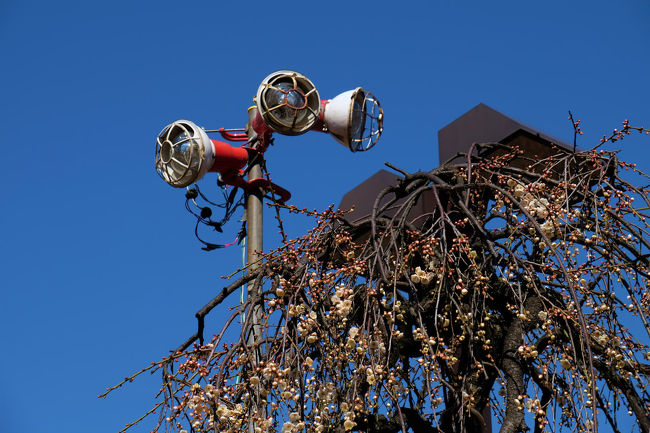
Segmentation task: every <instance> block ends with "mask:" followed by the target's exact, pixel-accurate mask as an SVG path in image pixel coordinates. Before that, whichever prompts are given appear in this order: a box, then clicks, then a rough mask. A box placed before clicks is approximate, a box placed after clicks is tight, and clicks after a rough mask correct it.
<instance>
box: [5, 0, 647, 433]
mask: <svg viewBox="0 0 650 433" xmlns="http://www.w3.org/2000/svg"><path fill="white" fill-rule="evenodd" d="M649 22H650V4H649V3H648V2H647V1H644V0H622V1H620V2H605V1H575V2H558V1H545V2H522V1H516V2H515V1H513V2H498V1H497V2H476V3H474V2H461V1H456V2H451V1H421V2H417V1H408V0H406V1H401V2H385V1H378V0H375V1H338V0H332V1H327V2H288V1H284V2H276V3H274V2H258V1H248V2H227V1H219V2H217V1H211V2H210V1H192V2H168V1H162V0H161V1H156V2H146V1H142V2H133V1H132V2H124V1H112V2H88V1H86V2H82V1H78V2H70V1H65V0H63V1H57V2H46V1H21V2H17V1H12V0H5V1H3V2H1V3H0V56H1V57H0V58H1V59H2V67H1V68H0V78H2V79H1V80H0V95H2V96H1V101H2V103H1V104H0V126H1V127H2V138H3V140H2V141H3V143H4V146H3V150H4V152H3V153H4V154H3V156H2V161H3V164H2V166H3V171H2V177H3V178H4V179H5V180H4V182H2V186H1V187H0V194H1V195H0V197H1V203H2V208H1V209H2V211H1V212H0V242H1V243H2V248H0V287H2V292H1V293H2V301H0V341H1V342H2V345H3V350H2V356H0V407H1V408H2V413H3V417H2V425H1V426H0V431H2V432H6V433H17V432H34V433H46V432H47V433H50V432H52V433H54V432H64V431H65V432H69V433H74V432H113V431H117V430H119V429H120V428H121V427H122V426H123V425H124V424H125V423H127V422H129V421H131V420H132V419H133V418H136V417H137V416H138V415H139V414H141V413H142V412H144V411H146V410H147V409H149V407H150V406H151V405H152V404H153V395H154V394H155V393H156V391H157V389H158V384H159V376H157V375H156V376H153V377H145V378H143V379H142V380H140V381H137V382H135V383H133V384H131V385H130V386H129V387H127V388H126V389H125V390H123V391H118V392H117V393H116V394H115V395H113V396H111V397H109V398H108V399H107V400H99V399H97V398H96V396H97V395H98V394H99V393H101V392H102V391H103V389H104V388H105V387H107V386H110V385H112V384H114V383H115V382H118V381H119V380H120V378H122V377H124V376H125V375H127V374H129V373H131V372H134V371H136V370H138V369H140V368H141V367H143V366H145V365H147V364H148V363H149V362H150V361H154V360H158V359H160V358H161V357H162V356H163V355H164V354H166V353H167V351H168V350H169V349H171V348H173V347H176V346H177V345H178V344H180V343H181V342H182V341H184V339H185V338H186V337H187V336H189V335H191V334H192V333H193V332H194V330H195V320H194V319H193V316H194V312H196V311H197V310H198V309H199V308H200V307H201V306H202V305H203V304H204V303H205V302H206V301H207V300H209V299H210V298H211V297H212V296H214V293H215V292H216V291H217V290H219V289H220V288H221V287H222V286H223V285H224V284H225V283H224V281H223V280H222V279H221V278H220V276H221V275H225V274H228V273H230V272H231V271H233V270H234V269H236V267H237V266H238V265H239V264H240V263H241V252H240V251H239V250H238V249H237V248H236V247H233V248H231V249H228V250H218V251H213V252H210V253H206V252H204V251H201V249H200V246H201V245H200V244H199V243H198V241H196V240H195V239H194V235H193V228H194V225H193V224H194V223H193V219H192V218H191V216H190V215H189V214H188V213H187V212H186V211H185V209H184V198H183V191H182V190H176V189H174V188H171V187H169V186H167V185H166V184H165V183H164V182H163V181H162V180H161V179H160V178H159V177H158V176H157V175H156V173H155V171H154V168H153V156H154V141H155V136H156V134H157V133H158V132H159V131H160V129H161V128H162V127H163V126H165V125H166V124H168V123H170V122H172V121H174V120H176V119H179V118H186V119H191V120H193V121H195V122H196V123H197V124H199V125H202V126H205V127H206V128H218V127H226V128H234V127H241V126H243V125H244V124H245V122H246V109H247V107H248V106H249V105H250V104H251V103H252V97H253V95H254V94H255V91H256V89H257V86H258V84H259V82H260V81H261V80H262V79H263V78H264V77H265V76H266V75H268V74H269V73H271V72H273V71H275V70H278V69H293V70H297V71H299V72H301V73H303V74H305V75H307V76H308V77H309V78H310V79H311V80H312V81H313V82H314V84H315V85H316V86H317V87H318V89H319V92H320V94H321V97H323V98H331V97H333V96H335V95H336V94H338V93H339V92H342V91H345V90H348V89H351V88H354V87H356V86H363V87H365V88H367V89H368V90H370V91H371V92H373V93H374V94H375V95H376V96H377V97H378V98H379V100H380V101H381V104H382V106H383V108H384V113H385V123H384V128H385V129H384V131H385V132H384V135H383V137H382V139H381V140H380V143H379V144H378V145H377V146H376V147H375V148H374V149H372V150H371V151H370V152H367V153H359V154H351V153H350V152H348V151H346V149H345V148H343V146H341V145H339V144H338V143H336V142H335V141H334V140H333V139H331V138H330V137H327V136H325V135H322V134H318V133H309V134H306V135H302V136H298V137H285V136H278V137H277V138H276V144H275V146H273V147H272V148H271V149H270V150H269V151H268V152H267V158H268V161H269V163H268V164H269V165H268V166H269V169H270V171H271V173H272V176H273V179H274V181H275V182H276V183H278V184H279V185H282V186H284V187H285V188H287V189H289V190H290V191H291V192H292V194H293V198H292V200H291V202H292V203H293V204H296V205H298V206H301V207H307V208H319V209H323V208H325V207H327V206H328V205H330V204H332V203H338V202H339V200H340V198H341V197H342V195H343V194H344V193H345V192H346V191H348V190H349V189H351V188H352V187H354V186H355V185H357V184H358V183H360V182H361V181H363V180H364V179H365V178H367V177H368V176H370V175H371V174H373V173H375V172H376V171H377V170H379V169H381V168H382V166H383V163H384V162H385V161H390V162H392V163H393V164H394V165H396V166H398V167H401V168H404V169H407V170H411V171H412V170H417V169H431V168H433V167H435V166H436V164H437V137H436V133H437V130H438V129H440V128H442V127H443V126H445V125H446V124H447V123H449V122H451V121H452V120H454V119H455V118H457V117H458V116H460V115H461V114H463V113H464V112H465V111H467V110H469V109H470V108H472V107H473V106H475V105H476V104H478V103H480V102H483V103H486V104H487V105H490V106H491V107H493V108H495V109H497V110H499V111H501V112H503V113H505V114H508V115H510V116H512V117H514V118H516V119H518V120H520V121H522V122H524V123H526V124H529V125H531V126H534V127H537V128H539V129H540V130H542V131H544V132H546V133H548V134H549V135H552V136H555V137H558V138H560V139H564V140H566V141H570V140H571V139H572V132H571V127H570V124H569V122H568V120H567V110H569V109H570V110H572V111H573V112H574V114H575V115H576V117H577V118H579V119H581V120H582V129H583V131H584V136H582V137H581V141H580V144H581V145H582V147H585V148H586V147H590V145H591V144H595V143H597V142H598V139H599V138H600V137H601V136H602V135H603V134H604V133H608V132H610V131H611V130H612V129H613V128H616V127H618V126H619V125H620V122H621V121H623V120H624V119H626V118H627V119H630V123H631V124H632V125H637V126H639V125H643V126H646V127H647V126H648V125H650V108H649V101H650V86H649V83H648V81H649V79H650V60H649V56H648V42H650V25H648V23H649ZM649 146H650V140H648V139H645V140H642V139H640V138H633V139H629V140H627V139H626V140H625V141H623V142H622V143H617V147H620V148H621V149H623V152H622V158H624V159H628V160H632V161H635V162H638V164H639V166H640V167H641V168H645V169H646V170H650V167H649V166H650V156H649V155H650V153H649V152H648V150H647V149H649V148H650V147H649ZM202 185H203V191H206V192H209V191H210V188H214V179H207V180H206V181H204V182H203V184H202ZM266 215H267V219H266V239H265V242H266V244H265V247H266V248H272V247H273V246H274V245H275V243H276V242H277V237H276V236H275V235H274V233H275V231H276V228H275V225H274V223H273V220H272V219H271V213H270V212H267V214H266ZM287 224H288V228H289V231H290V233H291V234H294V235H298V234H301V233H303V232H304V231H305V230H306V229H307V228H308V227H309V226H310V225H311V221H309V220H306V219H302V218H292V219H288V220H287ZM237 225H238V224H237V223H231V226H232V227H228V228H227V230H226V233H225V234H224V236H223V237H222V238H216V239H215V240H217V241H223V242H227V241H230V240H231V238H232V237H233V235H234V232H235V231H236V226H237ZM218 324H219V323H218V319H214V320H213V322H210V323H208V325H210V326H218ZM147 427H150V425H144V426H143V427H142V428H140V429H136V430H135V431H147Z"/></svg>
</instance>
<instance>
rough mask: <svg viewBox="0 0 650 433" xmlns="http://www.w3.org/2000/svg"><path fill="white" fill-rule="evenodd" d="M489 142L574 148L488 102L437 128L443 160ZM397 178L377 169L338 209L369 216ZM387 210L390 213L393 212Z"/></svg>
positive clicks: (353, 216)
mask: <svg viewBox="0 0 650 433" xmlns="http://www.w3.org/2000/svg"><path fill="white" fill-rule="evenodd" d="M488 142H500V143H504V144H516V145H519V146H520V148H522V149H524V150H527V151H528V152H529V153H530V154H531V156H538V157H540V158H542V157H546V156H550V155H551V154H554V153H556V151H557V149H553V146H552V144H554V145H557V146H559V147H561V148H564V149H567V150H568V149H570V148H571V147H570V146H569V145H568V144H566V143H564V142H562V141H561V140H558V139H556V138H553V137H551V136H550V135H547V134H544V133H543V132H540V131H538V130H536V129H533V128H531V127H530V126H527V125H525V124H523V123H521V122H518V121H517V120H514V119H512V118H510V117H508V116H506V115H505V114H502V113H499V112H498V111H497V110H495V109H493V108H490V107H488V106H487V105H485V104H478V105H477V106H476V107H474V108H472V109H471V110H469V111H468V112H467V113H465V114H463V115H462V116H460V117H459V118H458V119H456V120H454V121H453V122H451V123H450V124H449V125H447V126H445V127H444V128H442V129H441V130H440V131H438V155H439V158H440V163H441V164H442V163H444V162H446V161H447V160H449V159H450V158H452V157H453V156H454V155H456V154H457V153H458V152H467V151H468V150H469V148H470V146H471V145H472V143H488ZM432 153H433V152H432ZM457 162H460V161H457ZM512 163H513V165H515V166H517V164H523V162H522V161H517V160H515V161H513V162H512ZM398 178H399V176H398V175H396V174H393V173H390V172H388V171H386V170H380V171H378V172H377V173H375V174H374V175H372V176H371V177H369V178H368V179H366V180H365V181H363V182H362V183H361V184H359V185H358V186H356V187H355V188H353V189H352V190H350V191H349V192H348V193H347V194H345V195H344V196H343V199H342V200H341V204H340V205H339V209H340V210H349V209H350V208H352V207H354V208H355V209H354V212H351V213H350V214H348V215H347V217H346V219H347V220H348V221H350V222H359V221H362V220H364V219H367V218H368V217H369V216H370V215H371V214H372V207H373V205H374V203H375V199H376V198H377V195H378V194H379V192H381V190H383V189H384V188H386V187H387V186H390V185H395V184H396V183H397V179H398ZM385 200H388V198H386V199H385ZM402 201H403V199H402ZM400 203H401V201H400V202H398V203H396V204H395V206H396V207H398V206H399V204H400ZM432 206H433V202H432V201H431V200H428V199H427V198H426V197H425V198H424V199H422V200H421V201H420V203H418V204H417V205H416V206H415V207H414V208H413V209H412V210H411V212H409V217H412V218H413V219H414V218H417V217H419V216H421V215H423V214H424V213H426V212H427V211H428V212H430V211H431V209H432ZM393 212H394V210H393ZM387 214H388V215H391V214H392V212H388V213H387Z"/></svg>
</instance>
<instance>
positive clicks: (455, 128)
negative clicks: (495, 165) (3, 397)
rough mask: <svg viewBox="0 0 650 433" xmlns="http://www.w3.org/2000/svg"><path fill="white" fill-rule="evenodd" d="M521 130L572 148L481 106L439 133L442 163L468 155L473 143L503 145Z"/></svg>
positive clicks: (439, 152) (548, 141) (543, 139)
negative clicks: (461, 155) (462, 154)
mask: <svg viewBox="0 0 650 433" xmlns="http://www.w3.org/2000/svg"><path fill="white" fill-rule="evenodd" d="M519 131H524V132H527V133H528V134H532V135H534V136H535V137H537V138H538V139H540V140H542V141H544V142H546V143H547V144H550V143H554V144H556V145H558V146H560V147H564V148H565V149H570V146H569V145H568V144H566V143H564V142H562V141H561V140H558V139H556V138H554V137H551V136H550V135H547V134H545V133H543V132H541V131H539V130H537V129H534V128H531V127H530V126H528V125H525V124H523V123H521V122H519V121H517V120H515V119H513V118H511V117H508V116H506V115H505V114H503V113H500V112H498V111H497V110H495V109H494V108H490V107H488V106H487V105H485V104H483V103H481V104H478V105H477V106H476V107H474V108H472V109H471V110H469V111H468V112H467V113H465V114H463V115H462V116H460V117H459V118H458V119H456V120H454V121H453V122H451V123H450V124H449V125H447V126H445V127H444V128H442V129H441V130H439V131H438V157H439V163H440V164H442V163H444V162H446V161H447V160H449V159H450V158H452V157H453V156H454V155H456V154H457V153H458V152H466V151H467V150H468V149H469V148H470V146H471V145H472V143H489V142H504V141H506V139H507V138H509V137H510V136H512V135H515V134H517V133H518V132H519Z"/></svg>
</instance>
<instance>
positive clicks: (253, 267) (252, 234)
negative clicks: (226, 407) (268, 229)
mask: <svg viewBox="0 0 650 433" xmlns="http://www.w3.org/2000/svg"><path fill="white" fill-rule="evenodd" d="M261 177H262V167H261V166H260V163H259V162H256V163H254V164H253V165H251V167H250V170H249V171H248V180H252V179H257V178H261ZM262 199H263V192H262V190H260V189H257V190H255V191H249V193H248V197H247V198H246V220H247V227H248V229H247V238H248V239H247V243H246V264H247V265H249V268H248V272H249V273H255V272H256V271H257V270H258V269H259V268H260V263H259V262H258V260H259V259H260V256H261V252H262V233H263V232H262V228H263V225H262V224H263V213H264V212H263V208H262ZM247 290H248V298H249V299H257V297H258V295H259V293H258V288H256V287H255V280H253V281H251V282H249V283H248V286H247ZM261 319H262V307H261V305H260V304H259V303H258V302H257V301H256V303H255V305H253V306H252V308H251V321H252V322H251V323H252V324H253V332H252V333H251V334H249V336H248V345H249V346H250V345H254V344H256V343H258V342H259V341H260V338H261V335H262V327H261ZM253 353H254V354H255V359H254V360H253V365H255V366H257V364H258V363H259V361H260V356H259V355H260V350H259V349H257V350H254V351H253ZM253 404H254V406H255V408H256V409H257V412H258V415H261V416H264V412H265V411H264V408H263V407H262V406H261V404H260V396H259V394H257V395H255V396H254V397H253ZM248 429H249V431H250V432H251V433H254V432H255V423H254V421H253V420H252V419H251V421H250V422H249V426H248Z"/></svg>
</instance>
